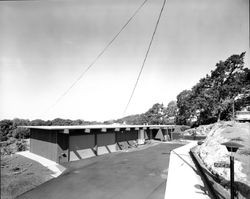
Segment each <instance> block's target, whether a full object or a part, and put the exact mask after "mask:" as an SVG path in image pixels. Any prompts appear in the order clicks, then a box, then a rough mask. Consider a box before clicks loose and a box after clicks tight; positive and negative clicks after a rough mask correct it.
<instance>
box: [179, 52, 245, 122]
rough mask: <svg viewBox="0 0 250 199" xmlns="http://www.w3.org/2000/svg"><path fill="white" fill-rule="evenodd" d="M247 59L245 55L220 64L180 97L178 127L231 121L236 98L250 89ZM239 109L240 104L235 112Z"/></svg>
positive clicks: (233, 56)
mask: <svg viewBox="0 0 250 199" xmlns="http://www.w3.org/2000/svg"><path fill="white" fill-rule="evenodd" d="M244 56H245V52H243V53H241V54H239V55H232V56H230V57H229V58H228V59H227V60H226V61H219V62H218V63H217V64H216V68H215V69H214V70H212V71H211V74H210V75H206V77H204V78H202V79H200V81H199V82H198V83H197V84H196V85H195V86H194V87H193V88H192V89H191V90H188V91H187V90H184V91H182V92H181V93H180V94H179V95H178V96H177V107H178V115H177V118H176V121H177V123H178V124H186V123H187V121H192V120H193V121H195V120H196V123H197V124H198V125H199V124H207V123H212V122H214V121H216V120H217V121H219V120H221V119H223V120H229V119H230V117H231V115H232V103H233V100H234V98H235V97H236V96H238V95H239V94H240V93H242V92H243V90H244V89H249V88H250V82H249V81H250V80H249V69H247V68H244ZM239 107H240V106H239V104H237V106H236V108H239Z"/></svg>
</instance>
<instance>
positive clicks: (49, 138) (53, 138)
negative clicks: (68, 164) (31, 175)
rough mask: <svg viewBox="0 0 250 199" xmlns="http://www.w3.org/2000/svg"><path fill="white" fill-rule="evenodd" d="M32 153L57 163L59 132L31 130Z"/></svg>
mask: <svg viewBox="0 0 250 199" xmlns="http://www.w3.org/2000/svg"><path fill="white" fill-rule="evenodd" d="M30 151H31V152H32V153H35V154H38V155H40V156H43V157H45V158H47V159H50V160H53V161H57V159H58V158H57V131H50V130H41V129H31V135H30Z"/></svg>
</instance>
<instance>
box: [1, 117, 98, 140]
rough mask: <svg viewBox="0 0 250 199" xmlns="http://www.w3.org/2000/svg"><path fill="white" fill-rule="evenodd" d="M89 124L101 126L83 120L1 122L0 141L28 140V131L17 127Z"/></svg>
mask: <svg viewBox="0 0 250 199" xmlns="http://www.w3.org/2000/svg"><path fill="white" fill-rule="evenodd" d="M90 124H102V123H101V122H96V121H91V122H90V121H84V120H80V119H78V120H70V119H61V118H56V119H54V120H47V121H44V120H41V119H36V120H31V121H30V120H28V119H19V118H15V119H13V120H8V119H5V120H1V121H0V141H6V140H8V139H9V138H10V137H13V138H16V139H23V138H29V136H30V131H29V129H26V128H18V126H72V125H90Z"/></svg>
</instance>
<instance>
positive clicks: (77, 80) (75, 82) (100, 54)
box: [48, 0, 148, 110]
mask: <svg viewBox="0 0 250 199" xmlns="http://www.w3.org/2000/svg"><path fill="white" fill-rule="evenodd" d="M147 1H148V0H145V1H144V2H143V3H142V4H141V5H140V6H139V7H138V8H137V9H136V11H135V12H134V14H133V15H132V16H131V17H130V18H129V20H128V21H127V22H126V23H125V24H124V25H123V26H122V28H121V29H120V31H119V32H118V33H117V34H116V35H115V36H114V37H113V39H111V40H110V42H109V43H108V44H107V45H106V46H105V47H104V48H103V50H102V51H101V52H100V53H99V54H98V55H97V56H96V58H95V59H94V60H93V61H92V62H91V63H90V64H89V65H88V67H87V68H86V69H85V70H84V71H82V72H81V74H80V75H79V77H78V78H77V79H76V80H75V81H74V82H73V83H72V84H71V85H70V87H69V88H68V89H67V90H66V91H65V92H64V93H62V95H61V96H60V97H59V98H58V99H57V100H56V101H55V103H54V104H52V106H50V107H49V109H48V110H50V109H52V108H53V107H54V106H55V105H56V104H57V103H59V102H60V101H61V99H62V98H63V97H64V96H65V95H67V94H68V92H69V91H70V90H71V89H72V88H73V87H74V86H75V85H76V84H77V82H79V81H80V80H81V79H82V77H83V76H84V75H85V74H86V73H87V72H88V71H89V69H90V68H91V67H92V66H93V65H94V64H95V63H96V61H97V60H98V59H99V58H100V57H101V56H102V55H103V54H104V52H105V51H106V50H107V49H108V48H109V47H110V46H111V44H112V43H113V42H114V40H115V39H116V38H117V37H118V36H119V35H120V33H121V32H122V31H123V30H124V29H125V27H126V26H127V25H128V24H129V23H130V21H131V20H132V19H133V18H134V17H135V15H136V14H137V13H138V12H139V11H140V10H141V8H142V7H143V6H144V4H145V3H146V2H147Z"/></svg>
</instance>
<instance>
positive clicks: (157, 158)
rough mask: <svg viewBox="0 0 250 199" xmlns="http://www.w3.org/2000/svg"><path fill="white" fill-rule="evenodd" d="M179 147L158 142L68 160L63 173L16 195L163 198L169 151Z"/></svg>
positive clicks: (63, 198) (61, 198)
mask: <svg viewBox="0 0 250 199" xmlns="http://www.w3.org/2000/svg"><path fill="white" fill-rule="evenodd" d="M180 146H181V145H179V144H167V143H161V144H158V145H154V146H151V147H148V148H146V149H143V150H135V151H132V152H118V153H112V154H107V155H103V156H98V157H94V158H89V159H85V160H80V161H76V162H72V163H70V165H69V170H68V172H67V173H65V174H64V175H62V176H59V177H58V178H55V179H53V180H51V181H48V182H46V183H44V184H42V185H40V186H39V187H37V188H35V189H33V190H31V191H29V192H26V193H24V194H23V195H21V196H19V197H18V198H19V199H24V198H25V199H33V198H37V199H44V198H46V199H50V198H53V199H69V198H70V199H79V198H86V199H89V198H91V199H96V198H101V199H106V198H107V199H111V198H114V199H117V198H121V199H123V198H124V199H132V198H137V199H139V198H143V199H146V198H147V199H150V198H156V199H157V198H159V199H163V198H164V194H165V187H166V180H167V173H168V164H169V155H170V151H171V150H172V149H174V148H177V147H180Z"/></svg>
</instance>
